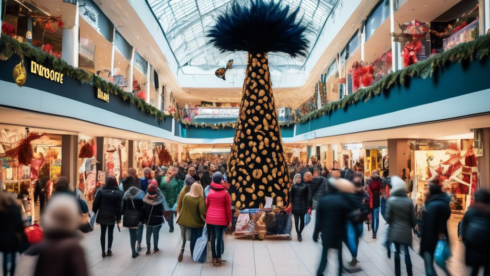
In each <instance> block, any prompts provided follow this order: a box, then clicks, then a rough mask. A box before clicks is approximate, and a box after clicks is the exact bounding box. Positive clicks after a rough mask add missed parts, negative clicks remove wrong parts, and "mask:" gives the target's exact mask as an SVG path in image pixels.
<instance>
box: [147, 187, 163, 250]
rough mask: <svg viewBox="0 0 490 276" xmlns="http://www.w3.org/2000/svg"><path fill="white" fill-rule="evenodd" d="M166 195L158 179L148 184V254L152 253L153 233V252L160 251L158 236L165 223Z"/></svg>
mask: <svg viewBox="0 0 490 276" xmlns="http://www.w3.org/2000/svg"><path fill="white" fill-rule="evenodd" d="M164 201H165V197H164V196H163V194H162V192H161V191H160V189H158V187H157V185H156V181H154V182H153V183H151V184H150V185H149V186H148V191H147V193H146V195H145V197H144V198H143V203H144V206H145V208H144V214H145V217H144V221H145V224H146V246H147V248H146V255H150V254H151V235H152V234H153V248H154V250H153V252H154V253H156V252H158V251H160V249H159V248H158V238H159V236H160V229H161V228H162V224H163V223H164V219H163V211H165V208H164Z"/></svg>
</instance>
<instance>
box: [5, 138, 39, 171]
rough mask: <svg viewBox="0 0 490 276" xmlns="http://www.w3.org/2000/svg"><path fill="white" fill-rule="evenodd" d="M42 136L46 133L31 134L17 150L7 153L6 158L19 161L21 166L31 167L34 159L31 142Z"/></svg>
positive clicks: (22, 141) (20, 142)
mask: <svg viewBox="0 0 490 276" xmlns="http://www.w3.org/2000/svg"><path fill="white" fill-rule="evenodd" d="M42 136H44V133H43V134H39V133H37V132H29V134H28V135H27V137H26V138H24V139H21V140H20V141H19V144H18V145H17V146H16V147H15V148H13V149H10V150H8V151H6V152H5V154H4V156H6V157H10V158H12V159H17V161H18V162H19V164H20V165H24V166H29V165H30V164H31V161H32V158H33V157H34V151H33V150H32V145H31V142H32V141H34V140H36V139H39V138H41V137H42Z"/></svg>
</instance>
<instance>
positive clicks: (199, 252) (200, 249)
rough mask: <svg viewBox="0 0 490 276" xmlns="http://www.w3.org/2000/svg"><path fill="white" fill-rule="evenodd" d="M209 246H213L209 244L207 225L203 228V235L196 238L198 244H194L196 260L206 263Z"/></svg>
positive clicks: (194, 258)
mask: <svg viewBox="0 0 490 276" xmlns="http://www.w3.org/2000/svg"><path fill="white" fill-rule="evenodd" d="M209 247H211V246H208V233H207V227H206V226H204V229H203V230H202V236H201V237H199V238H198V239H197V240H196V245H194V253H193V256H192V259H193V260H194V261H195V262H200V263H205V262H206V256H207V253H208V252H207V250H208V248H209Z"/></svg>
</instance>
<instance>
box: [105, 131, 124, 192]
mask: <svg viewBox="0 0 490 276" xmlns="http://www.w3.org/2000/svg"><path fill="white" fill-rule="evenodd" d="M104 172H105V174H106V176H108V175H114V176H115V177H116V179H117V181H118V182H119V180H120V179H121V178H124V177H126V176H127V174H128V140H122V139H116V138H104Z"/></svg>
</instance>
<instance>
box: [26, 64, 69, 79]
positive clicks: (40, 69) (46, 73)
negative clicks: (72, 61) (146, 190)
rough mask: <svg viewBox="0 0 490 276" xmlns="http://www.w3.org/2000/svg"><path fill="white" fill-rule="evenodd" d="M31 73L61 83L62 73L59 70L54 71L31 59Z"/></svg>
mask: <svg viewBox="0 0 490 276" xmlns="http://www.w3.org/2000/svg"><path fill="white" fill-rule="evenodd" d="M31 73H33V74H37V75H39V76H40V77H45V78H47V79H48V80H52V81H55V82H57V83H61V84H63V74H62V73H59V72H55V71H54V70H53V69H49V68H46V67H44V66H42V65H41V64H37V63H36V62H34V61H32V60H31Z"/></svg>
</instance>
